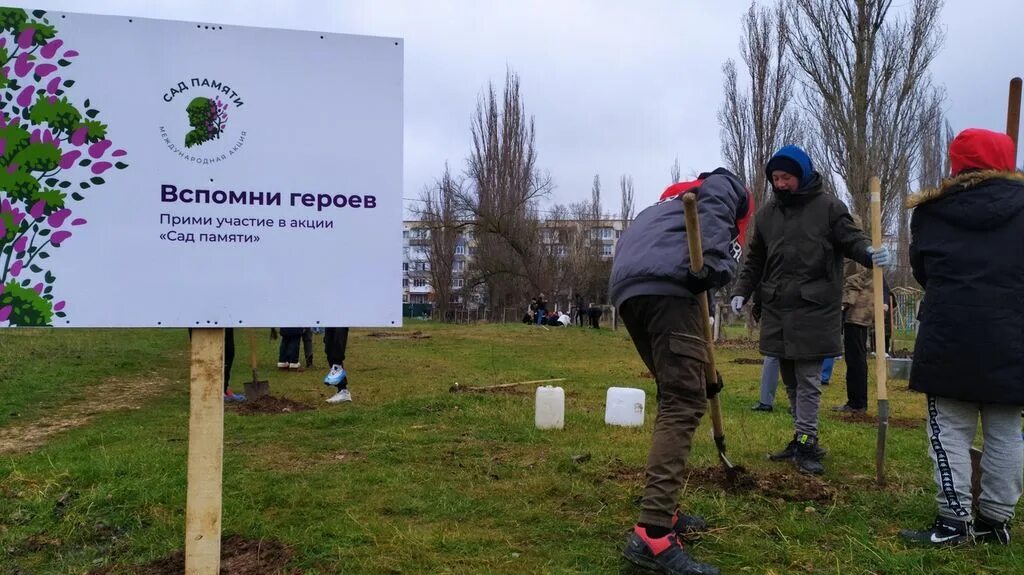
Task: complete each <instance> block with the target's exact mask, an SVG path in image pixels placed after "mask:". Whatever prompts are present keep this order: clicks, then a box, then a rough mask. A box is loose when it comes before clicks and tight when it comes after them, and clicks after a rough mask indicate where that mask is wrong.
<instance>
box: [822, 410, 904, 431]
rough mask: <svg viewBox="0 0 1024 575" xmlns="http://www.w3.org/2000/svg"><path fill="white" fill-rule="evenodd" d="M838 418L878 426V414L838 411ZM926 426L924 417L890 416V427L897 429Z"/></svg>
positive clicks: (847, 421)
mask: <svg viewBox="0 0 1024 575" xmlns="http://www.w3.org/2000/svg"><path fill="white" fill-rule="evenodd" d="M835 417H836V419H838V420H839V421H842V422H844V423H860V424H863V425H871V426H873V427H877V426H878V416H876V415H872V414H870V413H836V414H835ZM923 426H924V420H923V419H914V418H912V417H891V416H890V417H889V427H895V428H897V429H920V428H921V427H923Z"/></svg>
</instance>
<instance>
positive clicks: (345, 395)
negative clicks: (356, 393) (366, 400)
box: [327, 389, 352, 403]
mask: <svg viewBox="0 0 1024 575" xmlns="http://www.w3.org/2000/svg"><path fill="white" fill-rule="evenodd" d="M346 401H352V394H351V393H349V391H348V390H347V389H341V390H338V393H335V394H334V395H332V396H331V397H329V398H327V403H344V402H346Z"/></svg>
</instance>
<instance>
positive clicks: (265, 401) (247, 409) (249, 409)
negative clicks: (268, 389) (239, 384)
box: [234, 395, 313, 415]
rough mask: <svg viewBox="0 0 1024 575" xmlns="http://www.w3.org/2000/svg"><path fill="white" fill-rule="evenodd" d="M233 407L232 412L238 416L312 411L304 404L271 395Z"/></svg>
mask: <svg viewBox="0 0 1024 575" xmlns="http://www.w3.org/2000/svg"><path fill="white" fill-rule="evenodd" d="M234 405H235V406H236V407H235V409H234V411H235V412H236V413H238V414H239V415H280V414H282V413H295V412H296V411H309V410H311V409H313V407H312V406H309V405H306V404H305V403H299V402H297V401H292V400H290V399H287V398H284V397H274V396H272V395H264V396H263V397H261V398H259V399H257V400H254V401H246V402H243V403H237V404H234Z"/></svg>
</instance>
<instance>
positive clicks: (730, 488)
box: [687, 466, 836, 503]
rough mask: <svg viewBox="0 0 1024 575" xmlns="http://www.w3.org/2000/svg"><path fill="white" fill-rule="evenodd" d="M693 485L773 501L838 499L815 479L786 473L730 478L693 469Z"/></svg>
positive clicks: (722, 473) (717, 468)
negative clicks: (753, 495) (763, 497)
mask: <svg viewBox="0 0 1024 575" xmlns="http://www.w3.org/2000/svg"><path fill="white" fill-rule="evenodd" d="M687 483H688V484H689V485H694V486H698V487H707V488H718V489H723V490H725V491H727V492H729V493H758V494H760V495H763V496H765V497H769V498H772V499H782V500H785V501H817V502H820V503H824V502H829V501H832V500H833V499H835V496H836V490H835V489H834V488H833V487H832V486H830V485H829V484H827V483H825V482H824V481H822V480H821V479H819V478H817V477H815V476H813V475H802V474H799V473H796V472H795V471H794V472H793V473H783V472H778V471H770V472H757V473H754V472H750V471H744V472H741V473H737V474H735V475H734V476H732V477H730V476H728V475H726V473H725V470H724V469H723V468H722V467H720V466H715V467H705V468H703V469H691V470H690V475H689V477H688V479H687Z"/></svg>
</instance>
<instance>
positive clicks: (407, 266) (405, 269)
mask: <svg viewBox="0 0 1024 575" xmlns="http://www.w3.org/2000/svg"><path fill="white" fill-rule="evenodd" d="M402 271H403V272H407V271H409V262H402Z"/></svg>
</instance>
